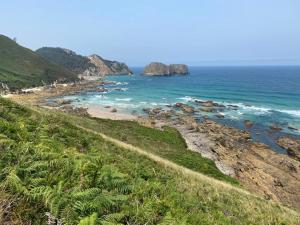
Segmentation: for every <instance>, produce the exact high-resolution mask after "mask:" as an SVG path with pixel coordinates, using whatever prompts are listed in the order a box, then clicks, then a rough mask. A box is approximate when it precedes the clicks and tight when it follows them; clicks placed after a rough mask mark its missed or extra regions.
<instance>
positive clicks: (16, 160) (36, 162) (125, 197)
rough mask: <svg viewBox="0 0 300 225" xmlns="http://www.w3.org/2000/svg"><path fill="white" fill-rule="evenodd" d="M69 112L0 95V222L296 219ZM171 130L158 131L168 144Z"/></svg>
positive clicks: (250, 221)
mask: <svg viewBox="0 0 300 225" xmlns="http://www.w3.org/2000/svg"><path fill="white" fill-rule="evenodd" d="M71 119H72V118H69V117H68V116H67V115H65V116H62V114H60V113H55V112H50V113H49V112H48V111H47V112H44V111H43V110H40V111H39V112H37V111H36V110H34V111H33V110H31V109H28V108H25V107H22V106H20V105H17V104H15V103H12V102H10V101H8V100H5V99H1V98H0V152H1V154H0V224H5V223H7V224H46V223H47V219H48V218H47V215H48V216H51V218H52V219H53V220H59V221H61V222H63V224H80V225H84V224H88V225H93V224H94V225H96V224H99V225H100V224H168V225H169V224H189V225H190V224H228V225H229V224H282V225H283V224H297V222H298V221H299V219H300V216H299V213H297V212H295V211H293V210H291V209H287V208H285V207H282V206H281V205H279V204H275V203H272V202H270V201H266V200H263V199H260V198H258V197H256V196H253V195H251V194H248V193H247V192H243V191H237V188H236V187H234V188H229V187H230V184H228V183H227V184H226V185H225V186H224V182H221V181H216V180H214V179H207V177H205V176H203V177H202V176H201V175H200V174H198V173H195V172H194V173H191V172H188V171H190V170H185V169H184V168H183V167H181V169H171V168H172V167H170V165H169V164H170V163H172V165H173V164H174V163H173V162H170V161H166V160H163V158H161V157H159V156H156V155H155V154H153V153H151V152H150V151H149V152H148V154H151V155H152V156H153V157H157V158H159V159H160V160H161V162H158V161H157V160H155V159H154V158H151V157H149V155H148V156H147V155H144V154H141V152H138V151H133V150H132V149H129V150H128V149H127V148H129V147H128V146H126V145H125V146H123V145H119V144H116V142H115V141H113V140H112V138H111V137H108V138H103V137H101V136H99V135H98V134H97V133H94V131H93V132H90V131H87V130H86V129H79V128H78V127H77V125H78V124H76V126H75V125H74V124H73V123H70V122H69V120H71ZM93 121H94V120H89V123H92V122H93ZM80 122H82V121H80ZM98 122H99V121H97V122H95V126H96V125H97V123H98ZM116 123H117V122H116ZM90 126H92V125H91V124H90ZM132 126H134V125H132ZM148 132H150V131H148ZM172 132H174V131H170V133H169V135H170V137H164V138H163V140H165V141H167V142H170V145H171V143H173V142H172V138H171V136H172ZM150 133H151V132H150ZM143 135H145V134H143ZM153 135H154V134H153ZM149 139H150V138H149ZM114 140H115V139H114ZM142 141H143V139H140V142H142ZM161 141H162V140H161ZM177 141H178V140H177ZM177 141H174V143H173V144H174V145H175V143H177ZM120 143H123V142H120ZM122 146H123V147H122ZM124 147H125V148H124ZM173 166H174V165H173ZM174 168H178V167H176V165H175V167H174ZM198 175H199V176H198ZM227 186H228V187H227ZM56 222H57V221H56ZM50 224H54V222H53V223H50Z"/></svg>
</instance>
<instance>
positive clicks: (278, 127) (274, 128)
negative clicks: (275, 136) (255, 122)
mask: <svg viewBox="0 0 300 225" xmlns="http://www.w3.org/2000/svg"><path fill="white" fill-rule="evenodd" d="M269 127H270V129H271V130H274V131H281V130H282V128H281V127H280V126H278V125H277V124H272V125H270V126H269Z"/></svg>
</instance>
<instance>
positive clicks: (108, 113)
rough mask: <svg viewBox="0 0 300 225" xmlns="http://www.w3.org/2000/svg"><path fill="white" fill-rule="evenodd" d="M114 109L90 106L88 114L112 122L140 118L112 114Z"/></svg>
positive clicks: (120, 113) (123, 114)
mask: <svg viewBox="0 0 300 225" xmlns="http://www.w3.org/2000/svg"><path fill="white" fill-rule="evenodd" d="M113 109H115V108H112V107H109V108H106V107H103V106H100V105H88V106H87V112H88V114H89V115H90V116H91V117H97V118H102V119H111V120H137V119H138V116H135V115H131V114H126V113H122V112H118V109H116V110H117V112H112V111H113Z"/></svg>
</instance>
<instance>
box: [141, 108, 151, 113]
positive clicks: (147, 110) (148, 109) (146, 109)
mask: <svg viewBox="0 0 300 225" xmlns="http://www.w3.org/2000/svg"><path fill="white" fill-rule="evenodd" d="M150 111H151V109H150V108H144V109H143V112H144V113H149V112H150Z"/></svg>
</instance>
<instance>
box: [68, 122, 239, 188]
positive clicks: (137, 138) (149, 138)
mask: <svg viewBox="0 0 300 225" xmlns="http://www.w3.org/2000/svg"><path fill="white" fill-rule="evenodd" d="M69 118H71V117H69ZM72 121H76V124H77V125H81V126H83V127H86V128H89V129H93V130H95V131H99V132H101V133H104V134H106V135H108V136H111V137H114V138H116V139H119V140H121V141H124V142H126V143H128V144H132V145H134V146H138V147H141V148H143V149H146V150H147V151H149V152H151V153H154V154H156V155H158V156H161V157H163V158H166V159H168V160H170V161H172V162H174V163H177V164H178V165H181V166H184V167H186V168H189V169H192V170H194V171H196V172H200V173H203V174H207V175H209V176H211V177H214V178H216V179H218V180H223V181H227V182H230V183H232V184H237V181H236V180H235V179H233V178H231V177H229V176H225V175H224V174H223V173H221V172H220V171H219V170H218V168H217V167H216V165H215V163H214V162H213V161H212V160H209V159H206V158H203V157H202V156H201V155H200V154H199V153H196V152H192V151H190V150H188V149H187V146H186V143H185V141H184V139H183V138H182V137H181V135H180V134H179V132H178V131H177V130H176V129H173V128H170V127H165V128H164V130H163V131H161V130H158V129H152V128H149V127H145V126H142V125H140V124H138V123H137V122H134V121H114V120H107V119H96V118H95V119H92V118H90V119H89V118H73V119H72V120H70V122H72Z"/></svg>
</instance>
